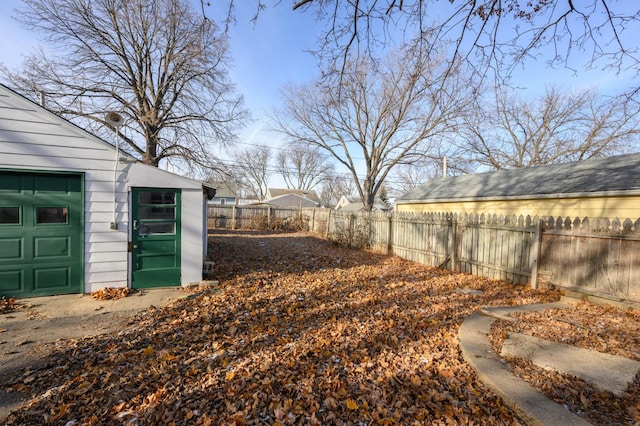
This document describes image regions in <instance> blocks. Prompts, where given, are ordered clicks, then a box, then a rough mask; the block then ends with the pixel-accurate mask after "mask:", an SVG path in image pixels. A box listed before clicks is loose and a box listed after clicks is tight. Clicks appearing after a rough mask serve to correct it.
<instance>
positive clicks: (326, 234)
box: [324, 209, 332, 238]
mask: <svg viewBox="0 0 640 426" xmlns="http://www.w3.org/2000/svg"><path fill="white" fill-rule="evenodd" d="M331 210H332V209H329V213H328V214H327V229H326V232H325V235H324V237H325V238H329V230H330V229H331Z"/></svg>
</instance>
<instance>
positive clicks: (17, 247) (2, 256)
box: [0, 238, 24, 261]
mask: <svg viewBox="0 0 640 426" xmlns="http://www.w3.org/2000/svg"><path fill="white" fill-rule="evenodd" d="M23 247H24V238H0V261H3V260H12V261H16V260H21V259H23V258H24V250H23Z"/></svg>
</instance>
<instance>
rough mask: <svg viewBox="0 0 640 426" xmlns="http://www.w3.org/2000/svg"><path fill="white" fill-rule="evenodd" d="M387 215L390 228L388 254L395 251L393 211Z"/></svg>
mask: <svg viewBox="0 0 640 426" xmlns="http://www.w3.org/2000/svg"><path fill="white" fill-rule="evenodd" d="M387 217H388V219H389V222H388V226H389V228H388V229H387V254H391V253H392V252H393V249H392V247H393V213H391V214H389V216H387Z"/></svg>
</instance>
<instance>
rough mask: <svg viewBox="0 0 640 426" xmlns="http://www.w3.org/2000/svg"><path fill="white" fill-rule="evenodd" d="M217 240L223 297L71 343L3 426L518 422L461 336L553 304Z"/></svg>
mask: <svg viewBox="0 0 640 426" xmlns="http://www.w3.org/2000/svg"><path fill="white" fill-rule="evenodd" d="M211 244H212V246H213V250H212V253H211V255H212V257H213V259H214V260H215V262H216V270H215V275H214V278H216V279H218V280H219V281H220V285H219V288H217V289H216V291H215V292H207V293H204V294H202V295H199V296H198V297H194V298H192V299H185V300H180V301H176V302H175V303H173V304H171V305H169V306H167V307H165V308H162V309H156V308H153V309H151V310H149V311H147V312H145V313H143V314H140V315H138V316H137V317H134V318H133V319H132V320H131V321H130V325H129V326H128V327H126V328H124V329H123V330H122V331H121V332H120V333H118V334H115V335H106V336H100V337H92V338H87V339H84V340H82V341H79V342H69V343H68V344H66V345H65V346H62V347H59V348H58V350H57V351H56V352H54V353H51V354H50V355H49V357H48V359H47V360H46V365H47V367H46V368H43V369H39V370H37V371H27V372H25V373H24V374H23V375H22V376H21V377H18V378H17V379H16V380H15V381H14V383H13V384H12V388H13V390H18V391H23V392H28V393H29V394H30V395H32V397H33V398H32V400H31V401H30V402H29V403H28V404H27V406H25V407H23V408H22V409H20V410H17V411H15V412H13V413H12V414H11V415H10V416H9V417H8V418H7V419H5V420H4V421H3V424H4V423H6V424H8V425H18V424H44V423H47V424H63V425H64V424H75V425H80V424H87V425H89V424H93V425H97V424H132V425H133V424H163V425H171V424H176V425H187V424H188V425H221V424H222V425H224V424H230V425H285V424H304V425H307V424H309V425H391V424H411V425H412V424H436V425H453V424H478V425H506V424H509V425H513V424H515V425H518V424H520V422H519V421H518V419H517V418H516V417H515V416H514V414H513V412H512V411H511V410H510V409H509V408H507V407H506V406H504V405H503V404H502V402H501V401H500V399H499V398H498V397H496V396H495V395H494V394H493V393H492V392H491V391H489V390H488V389H487V388H486V387H485V386H484V385H483V384H482V383H481V382H479V380H478V379H477V378H476V376H475V374H474V373H473V371H472V370H471V368H470V367H469V366H468V365H467V364H466V363H465V362H464V361H463V359H462V356H461V354H460V350H459V347H458V337H457V336H458V329H459V326H460V324H461V323H462V321H463V320H464V318H466V317H467V316H468V315H470V314H471V313H472V312H474V311H475V310H477V309H479V308H480V307H482V306H486V305H489V306H490V305H493V306H496V305H513V304H527V303H537V302H547V301H551V300H557V299H558V297H559V294H558V293H557V292H551V291H542V290H536V291H533V290H530V289H528V288H526V287H524V286H513V285H511V284H508V283H506V282H502V281H495V280H488V279H483V278H478V277H472V276H469V275H462V274H455V273H450V272H447V271H443V270H438V269H434V268H430V267H426V266H421V265H418V264H414V263H411V262H407V261H403V260H401V259H398V258H395V257H385V256H378V255H373V254H370V253H363V252H356V251H349V250H343V249H339V248H335V247H333V246H331V245H330V244H328V243H326V242H324V241H322V240H319V239H317V238H314V237H311V236H306V235H302V234H293V235H291V234H289V235H287V234H261V233H255V232H254V233H252V232H235V233H231V232H228V233H218V234H215V235H213V237H212V238H211ZM460 289H475V290H481V291H482V294H476V293H475V292H460V291H459V290H460Z"/></svg>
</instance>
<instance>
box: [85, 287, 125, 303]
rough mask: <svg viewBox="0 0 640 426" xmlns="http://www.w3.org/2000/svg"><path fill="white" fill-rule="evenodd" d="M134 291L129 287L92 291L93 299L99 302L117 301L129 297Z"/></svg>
mask: <svg viewBox="0 0 640 426" xmlns="http://www.w3.org/2000/svg"><path fill="white" fill-rule="evenodd" d="M133 292H134V290H132V289H130V288H127V287H106V288H103V289H100V290H96V291H92V292H91V297H93V298H94V299H98V300H116V299H122V298H123V297H127V296H128V295H129V294H131V293H133Z"/></svg>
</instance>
